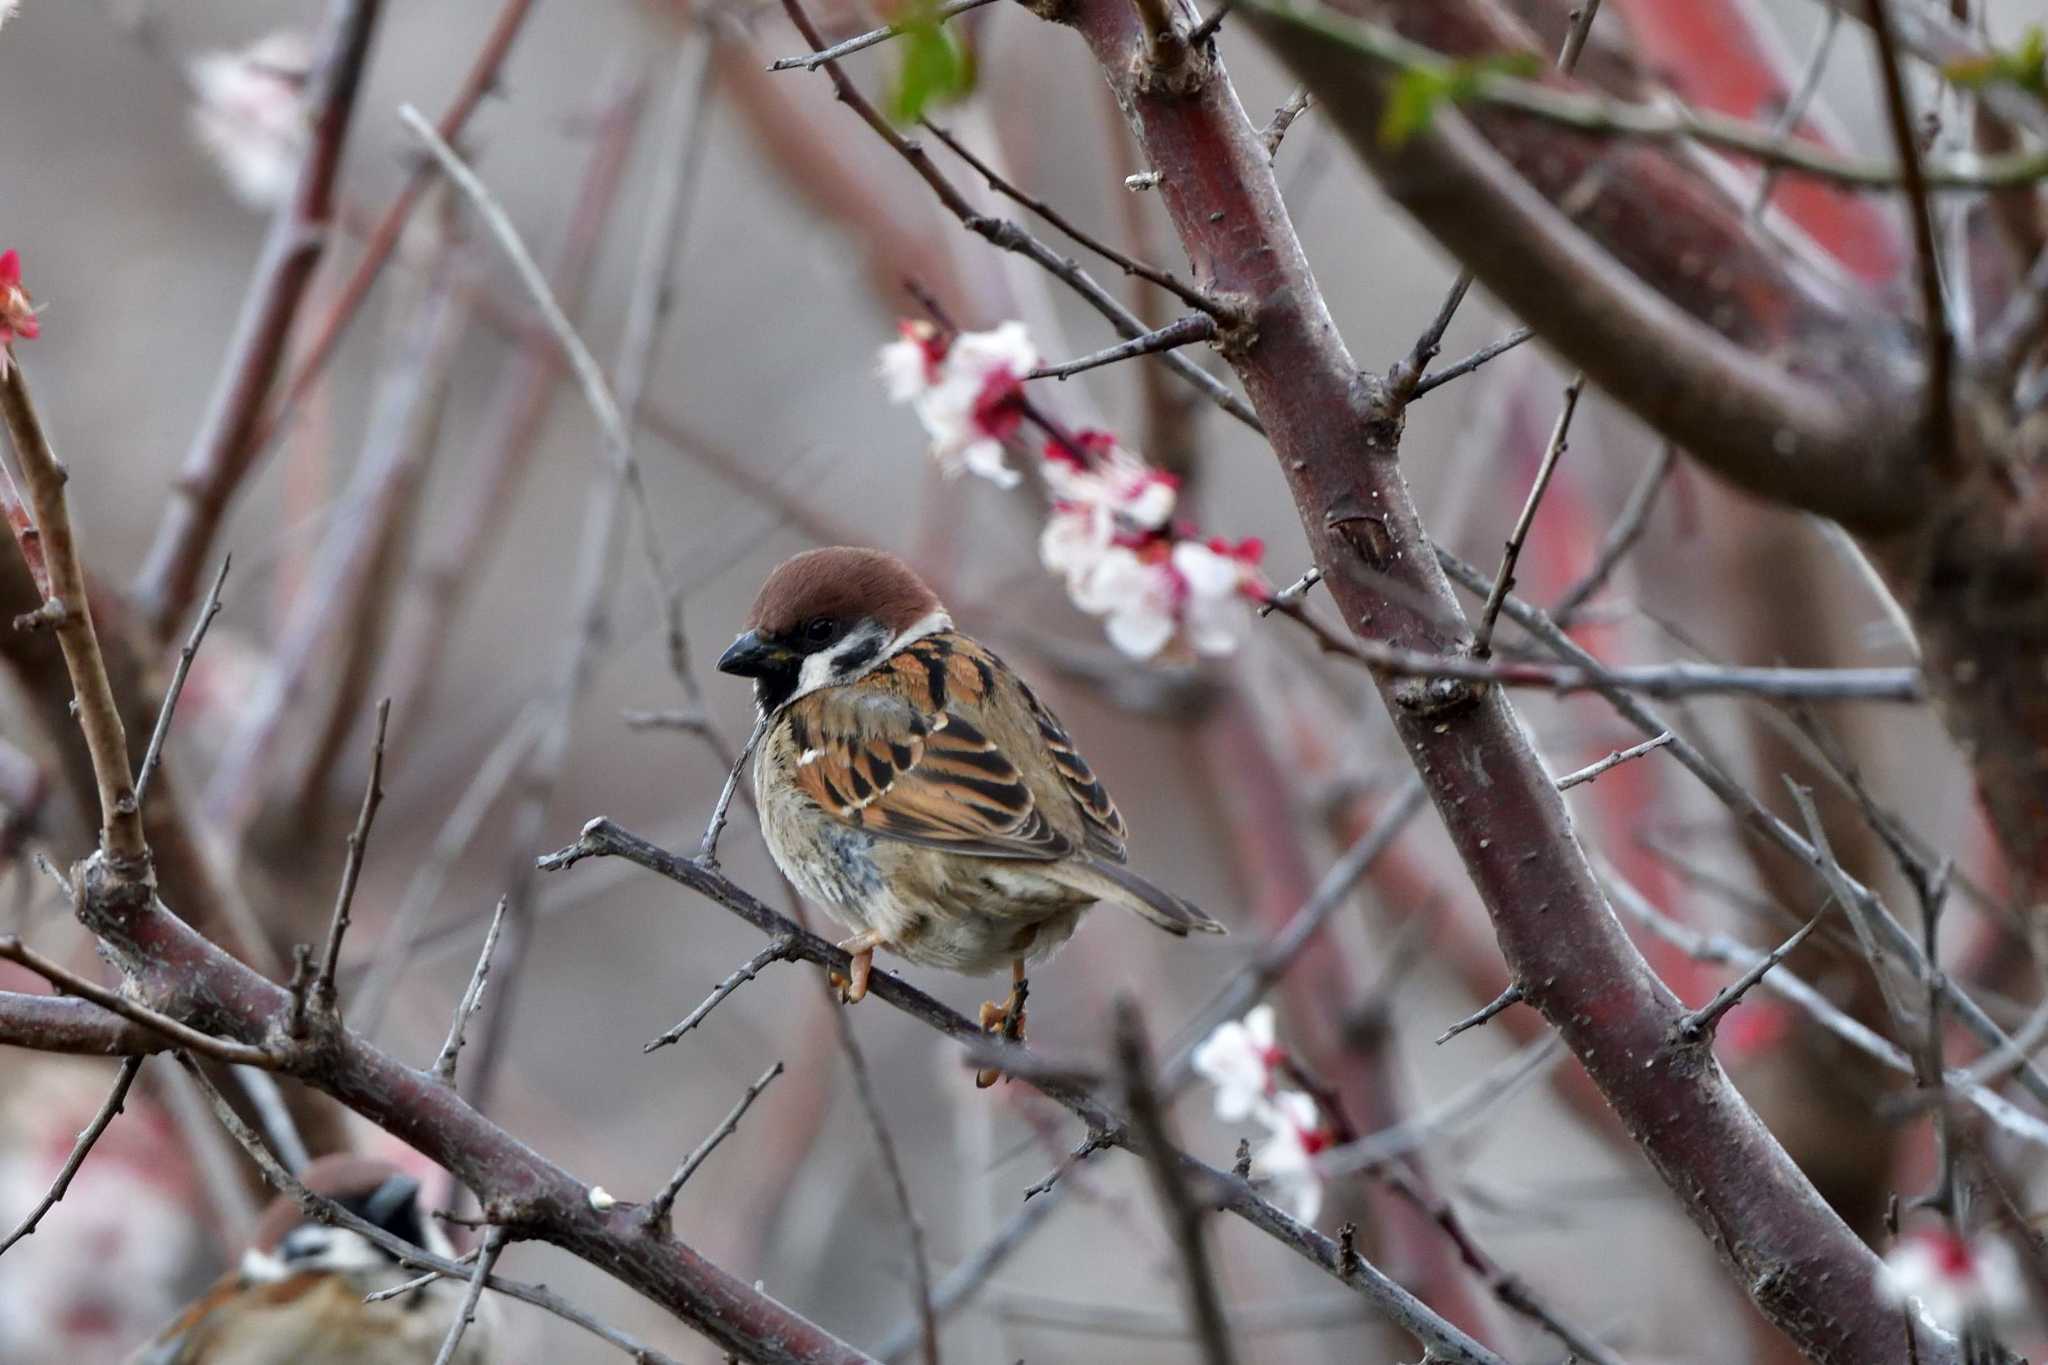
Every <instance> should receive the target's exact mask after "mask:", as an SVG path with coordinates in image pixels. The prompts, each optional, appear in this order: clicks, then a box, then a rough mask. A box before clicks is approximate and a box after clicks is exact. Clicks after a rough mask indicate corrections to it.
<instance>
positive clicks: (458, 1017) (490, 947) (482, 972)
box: [433, 896, 508, 1085]
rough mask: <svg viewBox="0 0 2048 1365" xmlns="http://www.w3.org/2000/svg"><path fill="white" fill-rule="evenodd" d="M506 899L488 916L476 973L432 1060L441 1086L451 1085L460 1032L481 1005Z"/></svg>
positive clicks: (471, 978) (460, 1046) (500, 899)
mask: <svg viewBox="0 0 2048 1365" xmlns="http://www.w3.org/2000/svg"><path fill="white" fill-rule="evenodd" d="M507 899H508V897H505V896H500V897H498V908H497V909H496V910H493V911H492V912H491V927H490V928H488V929H486V930H485V931H484V946H483V947H482V948H481V949H480V950H479V951H478V952H477V955H476V970H475V971H474V972H472V973H471V974H470V978H469V985H468V986H467V987H465V988H464V989H463V992H462V999H461V1000H460V1001H458V1002H457V1003H456V1006H455V1017H454V1019H452V1020H450V1021H449V1024H448V1039H447V1041H446V1042H444V1043H442V1044H441V1051H440V1054H439V1055H438V1056H436V1057H435V1058H434V1067H433V1074H434V1077H435V1079H437V1080H439V1081H440V1082H441V1084H443V1085H454V1084H455V1066H456V1061H457V1059H458V1058H459V1057H460V1056H461V1055H462V1043H463V1037H462V1035H463V1030H464V1029H465V1028H466V1027H467V1026H468V1024H469V1019H470V1016H471V1015H473V1014H475V1013H476V1011H477V1007H478V1006H479V1005H481V1004H482V1003H483V997H484V982H485V980H486V979H488V978H489V976H490V974H491V954H493V953H495V952H496V951H497V950H498V931H499V930H500V929H502V928H503V927H504V924H505V903H506V901H507Z"/></svg>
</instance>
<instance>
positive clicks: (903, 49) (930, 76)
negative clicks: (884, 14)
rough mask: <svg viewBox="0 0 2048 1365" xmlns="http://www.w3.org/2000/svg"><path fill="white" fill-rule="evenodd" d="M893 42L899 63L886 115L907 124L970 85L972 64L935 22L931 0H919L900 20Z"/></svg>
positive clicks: (968, 89)
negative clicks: (900, 29) (899, 33)
mask: <svg viewBox="0 0 2048 1365" xmlns="http://www.w3.org/2000/svg"><path fill="white" fill-rule="evenodd" d="M897 22H898V23H899V24H900V25H902V34H901V36H900V37H899V38H898V39H897V41H896V46H897V50H898V52H899V53H900V54H901V57H902V62H901V64H900V65H899V66H898V67H897V69H896V84H895V86H894V87H893V88H892V89H891V90H890V91H889V101H888V105H889V109H888V112H889V117H890V118H891V119H892V120H894V121H895V122H896V123H899V124H911V123H915V122H917V121H918V119H920V118H922V117H923V116H924V112H925V110H926V109H927V108H929V107H930V106H931V105H933V104H937V103H946V102H949V101H952V100H957V99H959V98H961V97H962V96H964V95H966V94H967V93H968V92H969V91H970V90H972V89H973V88H974V65H973V63H972V62H971V61H970V60H969V59H968V56H967V53H966V52H965V51H964V50H963V49H962V48H961V46H960V44H959V42H958V40H956V39H955V38H954V37H953V35H952V33H951V32H950V31H949V30H948V29H947V28H946V26H945V25H944V24H942V23H940V22H939V19H938V6H937V4H936V3H935V0H919V3H918V4H917V5H916V6H915V7H914V8H913V9H912V10H911V11H910V12H909V13H908V14H906V15H905V16H904V17H903V18H902V19H899V20H898V21H897Z"/></svg>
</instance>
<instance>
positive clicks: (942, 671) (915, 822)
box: [787, 632, 1123, 862]
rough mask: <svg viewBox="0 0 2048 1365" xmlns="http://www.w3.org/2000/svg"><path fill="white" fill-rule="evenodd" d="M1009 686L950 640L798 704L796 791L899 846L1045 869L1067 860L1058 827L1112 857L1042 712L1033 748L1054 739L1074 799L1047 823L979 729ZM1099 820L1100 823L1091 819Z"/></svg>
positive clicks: (1109, 835) (963, 644) (793, 711)
mask: <svg viewBox="0 0 2048 1365" xmlns="http://www.w3.org/2000/svg"><path fill="white" fill-rule="evenodd" d="M1006 681H1007V682H1010V683H1011V684H1012V685H1013V686H1015V685H1016V684H1015V681H1014V679H1013V678H1012V677H1010V676H1009V675H1008V671H1007V670H1006V669H1005V668H1004V667H1003V664H1002V662H1001V661H1000V660H998V659H996V658H995V656H994V655H992V654H990V653H989V652H988V651H987V650H985V649H983V648H982V647H981V646H979V645H977V644H975V643H974V642H973V641H971V640H968V639H967V638H966V637H964V636H960V635H955V634H952V633H951V632H947V633H943V634H939V635H932V636H927V637H926V638H925V639H922V640H919V641H917V642H916V643H914V644H912V645H910V646H909V647H908V648H906V649H904V650H903V651H902V652H901V653H899V654H897V655H896V656H895V657H894V658H892V659H890V660H889V661H888V662H887V663H885V664H883V665H882V666H881V667H879V668H877V669H876V670H875V671H874V672H872V673H870V674H868V675H867V676H865V677H863V678H860V679H859V680H857V681H855V682H851V683H848V684H846V685H845V686H842V687H834V688H826V689H822V690H820V691H817V692H813V693H810V694H809V695H807V696H803V697H799V698H798V699H797V700H796V701H794V702H792V703H791V704H790V706H789V709H788V713H787V723H788V725H789V726H790V737H791V738H792V739H793V740H794V741H795V743H796V747H797V749H798V752H799V759H798V764H797V770H796V782H797V785H798V787H799V788H800V789H802V790H803V791H804V793H805V794H806V795H808V796H809V797H810V798H811V799H812V800H813V801H815V802H817V804H818V806H819V808H820V809H821V810H823V811H824V812H825V813H826V814H828V815H830V816H832V817H833V818H834V819H836V820H840V821H843V822H844V823H846V824H849V825H852V826H854V827H856V828H858V829H865V830H868V831H870V832H872V833H875V834H879V835H882V836H884V837H886V838H891V839H900V840H903V841H905V842H907V843H914V844H922V845H926V846H928V847H932V848H941V849H946V850H948V851H950V852H954V853H966V854H973V855H976V856H979V857H984V858H1020V859H1029V860H1033V861H1042V862H1050V861H1053V860H1055V859H1059V858H1064V857H1067V856H1068V855H1069V854H1071V853H1073V852H1074V849H1075V843H1076V840H1075V838H1074V837H1072V836H1071V835H1069V834H1068V833H1066V832H1064V831H1063V830H1062V829H1061V828H1059V826H1061V825H1064V826H1066V827H1067V828H1068V829H1071V830H1074V831H1075V832H1076V833H1078V834H1080V836H1081V842H1083V843H1085V844H1086V845H1087V846H1088V848H1089V850H1090V851H1091V852H1100V853H1105V854H1106V853H1107V850H1108V847H1114V848H1115V849H1116V856H1118V857H1121V855H1122V841H1121V838H1120V836H1121V833H1122V828H1123V822H1122V820H1121V819H1120V818H1119V817H1118V816H1117V815H1116V808H1115V807H1114V806H1113V805H1110V804H1109V798H1108V796H1107V795H1106V794H1104V793H1102V788H1101V784H1100V783H1098V782H1096V781H1095V779H1094V775H1093V774H1092V773H1091V772H1089V770H1088V765H1087V764H1086V763H1085V762H1083V761H1082V760H1081V758H1080V756H1079V755H1078V754H1075V753H1074V752H1073V747H1072V745H1071V744H1070V743H1065V742H1064V741H1065V740H1066V736H1065V734H1064V733H1063V732H1061V731H1060V730H1059V723H1058V722H1057V721H1055V720H1053V719H1052V716H1051V714H1050V713H1049V712H1047V711H1046V710H1045V709H1044V708H1043V707H1042V706H1039V705H1037V704H1036V703H1035V702H1033V703H1032V708H1031V709H1032V712H1033V714H1034V716H1035V718H1036V720H1037V724H1038V728H1039V735H1040V737H1041V742H1044V743H1046V744H1047V745H1048V747H1049V748H1050V746H1051V738H1050V734H1057V735H1058V736H1059V739H1060V740H1061V741H1062V744H1061V746H1060V747H1059V748H1053V749H1051V752H1052V753H1053V754H1054V756H1055V766H1056V767H1057V768H1058V771H1059V774H1060V780H1061V782H1062V783H1063V784H1064V790H1065V791H1067V792H1070V793H1072V794H1073V795H1074V798H1075V800H1074V805H1073V809H1072V810H1071V811H1058V810H1055V811H1053V812H1052V813H1051V818H1048V812H1047V811H1046V810H1045V809H1044V808H1043V807H1042V806H1041V804H1040V800H1039V796H1038V795H1037V794H1035V793H1034V792H1033V791H1032V786H1031V783H1030V781H1029V779H1028V778H1027V777H1026V776H1025V774H1024V773H1023V772H1022V771H1021V770H1020V769H1019V766H1018V764H1017V762H1016V761H1015V760H1014V759H1013V758H1012V756H1011V755H1010V754H1009V753H1007V752H1005V750H1004V747H1003V744H1002V743H1001V742H1000V741H999V740H998V739H997V738H996V737H993V736H991V735H990V734H989V733H987V731H986V730H985V729H984V727H983V725H982V724H980V723H977V720H978V718H983V717H985V715H986V712H987V708H985V707H984V705H983V703H984V702H986V701H987V699H988V698H989V696H990V694H991V693H992V692H993V691H994V690H995V689H996V688H997V687H999V686H1001V685H1002V684H1003V683H1004V682H1006ZM1048 732H1050V734H1048ZM1062 751H1064V753H1065V755H1066V757H1065V758H1059V757H1058V755H1059V754H1060V753H1061V752H1062ZM1055 790H1060V789H1055ZM1084 796H1085V797H1086V799H1087V801H1088V802H1089V803H1090V804H1086V805H1084V804H1083V798H1084ZM1103 810H1106V811H1107V819H1105V818H1104V817H1103V816H1102V815H1100V814H1097V813H1095V812H1099V811H1103ZM1061 817H1065V818H1061Z"/></svg>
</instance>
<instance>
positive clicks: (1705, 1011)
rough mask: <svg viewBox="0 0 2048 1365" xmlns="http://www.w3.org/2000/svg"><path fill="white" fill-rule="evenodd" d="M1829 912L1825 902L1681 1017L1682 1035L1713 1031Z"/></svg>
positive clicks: (1693, 1036)
mask: <svg viewBox="0 0 2048 1365" xmlns="http://www.w3.org/2000/svg"><path fill="white" fill-rule="evenodd" d="M1831 903H1832V902H1830V904H1831ZM1827 913H1828V907H1827V906H1826V905H1823V906H1821V908H1820V909H1819V910H1816V911H1815V912H1814V913H1813V915H1812V916H1811V917H1810V918H1809V919H1808V920H1807V921H1806V923H1804V924H1802V925H1800V926H1799V928H1798V929H1796V930H1795V931H1793V934H1792V937H1790V938H1788V939H1786V940H1785V941H1784V942H1783V943H1780V944H1779V945H1778V946H1777V947H1775V948H1773V949H1771V951H1769V952H1768V953H1765V954H1764V955H1763V956H1762V957H1760V958H1758V959H1757V960H1756V961H1755V963H1753V964H1752V965H1751V966H1750V968H1749V969H1748V970H1747V971H1745V972H1744V973H1743V974H1742V975H1741V976H1739V977H1737V978H1736V979H1735V980H1733V981H1731V982H1729V983H1728V984H1727V985H1725V986H1723V987H1722V988H1721V989H1720V990H1718V991H1716V992H1715V993H1714V998H1713V999H1712V1000H1709V1001H1708V1002H1707V1003H1706V1004H1704V1005H1701V1006H1700V1007H1699V1008H1698V1009H1696V1010H1694V1011H1693V1012H1692V1013H1691V1014H1688V1015H1686V1016H1685V1017H1684V1018H1683V1019H1681V1020H1679V1021H1678V1034H1679V1036H1680V1037H1682V1038H1687V1039H1696V1038H1702V1037H1705V1036H1706V1035H1707V1034H1709V1033H1711V1032H1712V1031H1713V1029H1714V1026H1715V1025H1716V1024H1718V1023H1720V1022H1721V1016H1722V1015H1724V1014H1726V1013H1728V1011H1729V1010H1732V1009H1734V1008H1735V1007H1736V1006H1737V1005H1739V1004H1741V1003H1742V997H1743V996H1745V995H1747V994H1749V991H1750V988H1751V987H1752V986H1755V985H1756V983H1757V982H1759V981H1761V980H1763V979H1764V973H1766V972H1768V971H1770V970H1771V968H1773V967H1775V966H1777V965H1778V964H1779V963H1780V962H1783V961H1784V960H1785V959H1786V958H1788V957H1790V956H1791V955H1792V953H1793V952H1794V951H1795V950H1796V949H1797V948H1798V947H1799V945H1800V944H1802V943H1804V942H1806V940H1807V938H1808V937H1809V936H1810V935H1811V934H1812V933H1813V931H1814V930H1815V929H1818V928H1819V927H1820V922H1821V921H1822V920H1823V919H1825V918H1827Z"/></svg>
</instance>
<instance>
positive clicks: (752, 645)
mask: <svg viewBox="0 0 2048 1365" xmlns="http://www.w3.org/2000/svg"><path fill="white" fill-rule="evenodd" d="M791 657H792V655H791V653H790V651H789V650H788V649H787V648H786V647H784V646H782V645H778V644H771V643H769V642H768V641H766V640H764V639H762V638H761V636H760V633H759V632H757V631H751V630H750V631H748V632H747V633H746V634H744V635H742V636H740V638H739V639H737V640H734V641H733V642H732V644H731V646H730V647H729V648H727V650H726V651H725V653H723V654H721V655H719V656H718V671H719V672H720V673H730V674H732V675H733V676H735V677H739V678H758V677H760V676H761V675H763V674H764V673H773V672H775V671H776V670H778V669H781V668H786V667H788V665H789V662H790V659H791Z"/></svg>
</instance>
